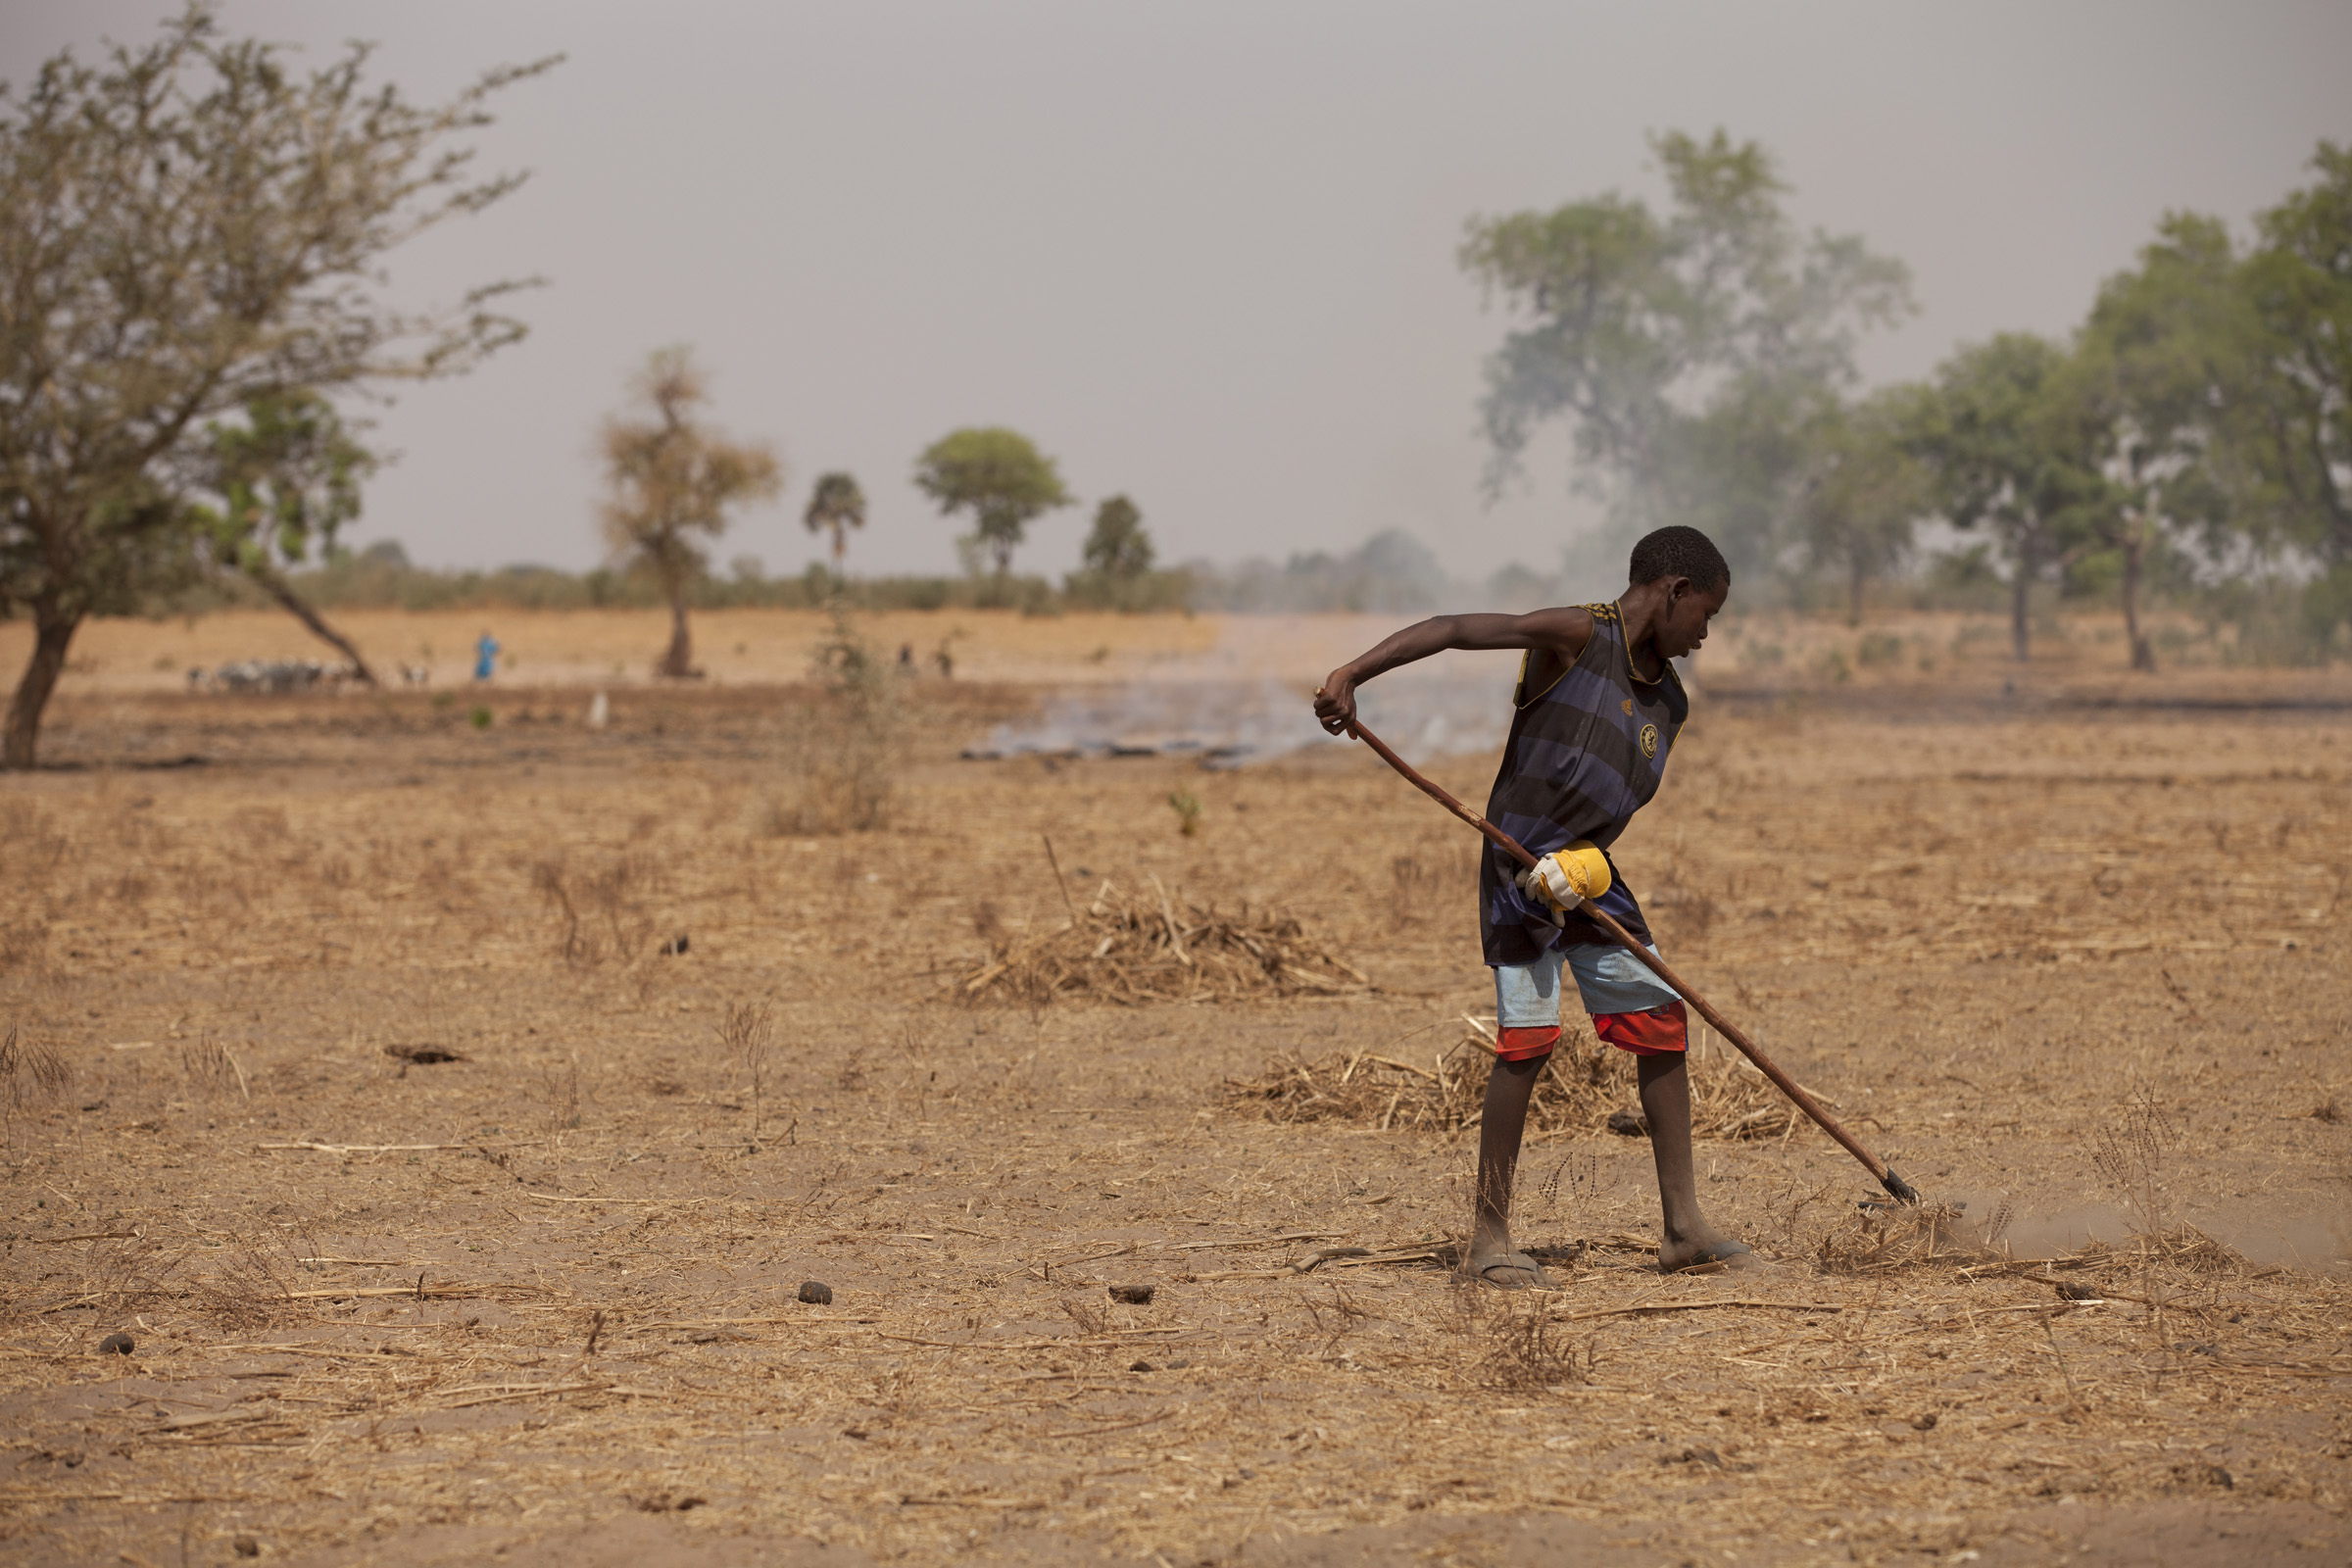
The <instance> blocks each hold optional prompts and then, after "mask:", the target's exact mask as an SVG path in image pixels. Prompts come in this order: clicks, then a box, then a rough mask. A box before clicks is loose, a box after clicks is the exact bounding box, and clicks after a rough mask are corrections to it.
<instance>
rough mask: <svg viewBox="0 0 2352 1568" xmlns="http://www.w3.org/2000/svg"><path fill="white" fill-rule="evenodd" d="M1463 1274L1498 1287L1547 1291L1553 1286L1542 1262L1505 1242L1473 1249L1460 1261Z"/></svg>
mask: <svg viewBox="0 0 2352 1568" xmlns="http://www.w3.org/2000/svg"><path fill="white" fill-rule="evenodd" d="M1462 1276H1463V1278H1465V1279H1472V1280H1476V1281H1478V1282H1479V1283H1480V1284H1482V1285H1492V1286H1494V1287H1495V1289H1496V1290H1498V1291H1526V1290H1542V1291H1547V1290H1550V1289H1551V1287H1552V1278H1551V1276H1550V1275H1549V1274H1546V1273H1544V1265H1543V1264H1541V1263H1539V1262H1537V1261H1536V1260H1535V1259H1534V1258H1532V1257H1530V1256H1528V1255H1527V1254H1526V1253H1525V1252H1514V1251H1512V1250H1510V1249H1509V1248H1508V1247H1507V1246H1504V1247H1500V1248H1497V1249H1495V1250H1493V1251H1487V1250H1478V1251H1474V1252H1472V1253H1471V1254H1470V1256H1469V1257H1468V1258H1467V1259H1465V1260H1464V1261H1463V1263H1462Z"/></svg>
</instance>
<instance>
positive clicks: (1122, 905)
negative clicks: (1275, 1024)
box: [956, 877, 1369, 1006]
mask: <svg viewBox="0 0 2352 1568" xmlns="http://www.w3.org/2000/svg"><path fill="white" fill-rule="evenodd" d="M1151 880H1152V896H1151V897H1150V898H1144V897H1140V896H1130V895H1129V894H1127V893H1125V892H1122V891H1121V890H1120V889H1119V888H1118V887H1117V886H1116V885H1115V884H1113V883H1110V882H1104V883H1103V887H1102V889H1101V891H1099V892H1098V893H1097V894H1096V895H1095V899H1094V902H1093V903H1092V904H1090V905H1088V906H1087V907H1085V908H1084V909H1080V908H1079V907H1077V906H1076V905H1075V904H1071V905H1069V918H1068V919H1066V920H1063V921H1061V922H1060V923H1058V924H1056V925H1054V926H1051V927H1048V928H1046V929H1044V930H1030V931H1022V932H1011V931H1006V930H1005V929H1003V928H1000V927H997V926H995V925H994V924H993V922H991V923H988V924H984V926H983V928H982V931H981V936H982V938H983V940H985V941H986V942H987V943H988V945H989V955H988V960H987V961H986V962H985V963H983V964H981V965H980V966H979V967H978V968H976V969H973V970H971V971H969V972H968V973H966V974H964V975H961V976H960V977H958V979H957V981H956V996H957V997H958V998H959V999H960V1000H962V1001H965V1002H986V1001H1001V1002H1021V1003H1027V1004H1029V1005H1032V1006H1042V1005H1045V1004H1046V1003H1049V1002H1052V1001H1053V1000H1054V998H1056V997H1092V998H1094V999H1095V1000H1097V1001H1101V1002H1113V1003H1119V1004H1123V1005H1140V1004H1143V1003H1152V1002H1240V1001H1245V1000H1250V999H1255V998H1264V997H1292V996H1301V995H1315V996H1335V995H1339V994H1342V993H1346V992H1360V991H1364V990H1367V989H1369V982H1368V981H1366V980H1365V978H1364V976H1363V973H1362V971H1360V970H1358V969H1357V968H1355V967H1354V966H1353V965H1352V964H1349V963H1348V962H1347V961H1346V960H1345V959H1343V958H1341V957H1340V956H1337V955H1336V954H1334V953H1332V952H1331V951H1330V950H1329V949H1327V948H1325V947H1324V946H1323V945H1322V944H1320V943H1318V942H1316V941H1314V940H1313V939H1312V938H1310V937H1309V936H1308V935H1307V934H1306V930H1305V927H1304V926H1302V925H1301V924H1300V923H1299V920H1298V918H1297V917H1296V916H1294V915H1291V914H1288V913H1286V912H1285V911H1283V910H1282V909H1280V908H1268V907H1258V908H1252V907H1250V906H1249V905H1248V904H1247V903H1245V904H1243V905H1242V906H1241V907H1240V908H1239V909H1238V910H1235V911H1234V912H1231V913H1227V912H1223V911H1220V910H1219V909H1218V908H1217V907H1215V906H1214V905H1213V904H1212V905H1201V904H1195V903H1193V902H1191V901H1190V900H1188V899H1185V898H1183V897H1182V896H1181V895H1178V896H1175V897H1171V896H1170V895H1169V893H1168V890H1167V889H1166V888H1165V887H1164V886H1162V885H1161V884H1160V881H1159V879H1158V878H1157V877H1152V879H1151ZM1063 897H1064V898H1065V899H1067V897H1068V894H1067V891H1066V890H1065V891H1064V894H1063Z"/></svg>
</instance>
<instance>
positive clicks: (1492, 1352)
mask: <svg viewBox="0 0 2352 1568" xmlns="http://www.w3.org/2000/svg"><path fill="white" fill-rule="evenodd" d="M1455 1292H1456V1310H1457V1311H1458V1312H1459V1314H1460V1318H1461V1324H1460V1326H1461V1328H1462V1330H1463V1332H1465V1333H1466V1334H1467V1335H1468V1337H1469V1345H1470V1349H1471V1359H1470V1364H1469V1381H1470V1383H1471V1384H1472V1385H1473V1386H1474V1387H1477V1388H1481V1389H1492V1390H1494V1391H1495V1392H1496V1393H1499V1394H1537V1393H1542V1392H1543V1391H1544V1390H1546V1389H1555V1388H1560V1387H1562V1386H1564V1385H1570V1384H1585V1383H1591V1382H1592V1381H1593V1366H1592V1359H1593V1340H1592V1339H1591V1338H1588V1339H1587V1340H1586V1341H1585V1343H1584V1344H1583V1345H1581V1346H1580V1345H1579V1344H1578V1342H1577V1341H1576V1340H1575V1339H1574V1338H1573V1337H1571V1335H1570V1334H1569V1331H1568V1327H1567V1325H1565V1324H1563V1323H1561V1322H1560V1321H1558V1320H1557V1319H1556V1318H1555V1317H1554V1316H1553V1315H1552V1310H1551V1298H1550V1296H1549V1294H1548V1293H1546V1292H1542V1291H1523V1292H1518V1293H1516V1294H1513V1295H1507V1296H1505V1295H1497V1294H1495V1293H1493V1292H1490V1291H1487V1290H1485V1289H1483V1288H1481V1287H1479V1286H1475V1285H1457V1286H1456V1287H1455Z"/></svg>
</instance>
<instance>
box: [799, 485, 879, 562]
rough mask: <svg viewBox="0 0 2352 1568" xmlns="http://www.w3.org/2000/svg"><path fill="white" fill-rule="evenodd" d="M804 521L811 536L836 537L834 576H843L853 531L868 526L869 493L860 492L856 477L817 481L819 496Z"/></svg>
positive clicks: (812, 501)
mask: <svg viewBox="0 0 2352 1568" xmlns="http://www.w3.org/2000/svg"><path fill="white" fill-rule="evenodd" d="M801 520H802V521H803V522H806V523H807V524H808V525H809V532H810V533H823V532H825V531H826V530H827V529H831V530H832V533H833V575H834V576H836V577H838V576H840V575H841V558H842V557H843V556H844V555H846V554H848V552H849V548H850V530H851V529H852V528H862V527H864V526H865V492H864V491H862V490H860V489H858V481H857V479H856V478H855V477H853V476H852V475H850V474H846V473H828V474H825V475H824V476H823V477H821V478H819V479H818V480H817V481H816V492H815V494H813V495H811V496H810V497H809V510H808V512H806V513H805V514H803V515H802V517H801Z"/></svg>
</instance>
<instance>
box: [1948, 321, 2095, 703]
mask: <svg viewBox="0 0 2352 1568" xmlns="http://www.w3.org/2000/svg"><path fill="white" fill-rule="evenodd" d="M2068 376H2069V366H2068V356H2067V352H2066V351H2065V350H2064V349H2062V348H2060V347H2059V346H2058V345H2057V344H2055V343H2052V342H2051V341H2049V340H2048V339H2047V338H2043V337H2036V336H2034V334H2033V333H2030V332H2004V333H2002V334H2000V335H1999V336H1997V337H1995V338H1992V339H1991V340H1990V341H1988V342H1985V343H1980V344H1977V345H1974V346H1972V347H1969V348H1965V349H1962V350H1961V351H1960V352H1959V353H1958V354H1955V355H1953V356H1952V358H1951V359H1949V360H1947V361H1945V362H1944V364H1943V365H1942V367H1941V368H1939V369H1938V370H1937V372H1936V382H1935V385H1934V387H1933V389H1932V390H1931V391H1930V392H1929V393H1928V395H1926V396H1924V397H1921V398H1920V399H1919V400H1918V401H1917V402H1916V403H1915V404H1914V405H1913V408H1912V410H1911V416H1910V425H1909V428H1908V429H1907V430H1906V432H1905V434H1904V444H1905V446H1906V448H1907V449H1908V450H1909V451H1910V452H1911V453H1912V454H1913V455H1914V456H1915V457H1917V458H1918V459H1920V461H1921V462H1922V463H1923V464H1925V465H1926V466H1927V469H1928V473H1929V483H1930V487H1931V491H1930V493H1931V494H1932V495H1933V496H1934V497H1935V500H1936V507H1937V509H1938V510H1939V511H1941V512H1942V513H1943V515H1945V516H1946V517H1948V518H1949V519H1950V520H1951V522H1952V524H1953V525H1954V526H1955V527H1959V528H1978V527H1983V528H1985V529H1986V530H1987V531H1988V532H1990V533H1991V534H1992V535H1993V537H1994V538H1995V539H1996V540H1997V541H1998V542H1999V545H2000V549H2001V553H2002V554H2003V555H2004V556H2005V557H2007V558H2008V566H2009V635H2010V644H2011V651H2012V653H2014V654H2015V656H2016V657H2017V658H2018V659H2020V660H2024V659H2027V658H2029V657H2031V655H2032V653H2033V647H2032V635H2033V628H2032V624H2031V622H2030V620H2029V618H2028V616H2027V600H2028V596H2029V594H2030V593H2031V591H2032V589H2033V585H2034V580H2035V579H2036V578H2037V577H2039V576H2041V575H2042V574H2043V573H2044V572H2046V571H2047V570H2048V569H2049V568H2050V567H2051V566H2053V565H2055V564H2059V563H2060V562H2061V561H2063V560H2064V559H2065V557H2066V554H2067V553H2068V551H2069V550H2070V549H2072V548H2073V547H2074V546H2075V544H2076V543H2077V541H2078V530H2079V528H2080V525H2081V522H2082V518H2083V517H2084V516H2085V515H2087V513H2088V512H2090V511H2091V510H2094V509H2095V508H2096V507H2097V506H2098V505H2099V504H2100V503H2101V502H2102V501H2103V500H2104V499H2105V498H2106V496H2107V488H2106V487H2107V481H2106V478H2105V476H2104V475H2103V474H2102V473H2101V471H2100V468H2099V432H2098V429H2097V426H2096V421H2095V419H2093V418H2090V417H2086V412H2085V406H2084V405H2083V403H2082V399H2081V398H2079V397H2077V396H2076V395H2075V393H2074V389H2073V388H2072V387H2071V386H2070V385H2069V384H2068Z"/></svg>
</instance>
